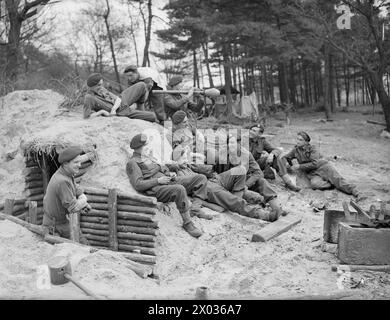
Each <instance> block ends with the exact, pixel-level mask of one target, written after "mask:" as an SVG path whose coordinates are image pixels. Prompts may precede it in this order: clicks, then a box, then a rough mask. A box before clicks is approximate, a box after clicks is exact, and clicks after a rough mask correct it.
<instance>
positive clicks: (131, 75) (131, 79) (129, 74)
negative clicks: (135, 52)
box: [127, 71, 139, 83]
mask: <svg viewBox="0 0 390 320" xmlns="http://www.w3.org/2000/svg"><path fill="white" fill-rule="evenodd" d="M127 78H128V80H129V82H130V83H133V82H136V81H138V78H139V73H138V72H135V71H129V72H127Z"/></svg>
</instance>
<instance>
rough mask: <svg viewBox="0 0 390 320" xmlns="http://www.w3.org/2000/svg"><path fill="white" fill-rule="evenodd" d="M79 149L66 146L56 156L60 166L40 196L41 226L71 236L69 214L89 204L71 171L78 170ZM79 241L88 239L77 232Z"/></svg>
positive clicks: (86, 209) (87, 206) (83, 208)
mask: <svg viewBox="0 0 390 320" xmlns="http://www.w3.org/2000/svg"><path fill="white" fill-rule="evenodd" d="M82 152H83V151H82V150H81V149H80V148H78V147H72V148H68V149H65V150H64V151H62V152H61V153H60V154H59V156H58V162H59V163H60V164H61V166H60V167H59V168H58V170H57V171H56V172H55V173H54V175H53V176H52V177H51V179H50V181H49V184H48V185H47V189H46V194H45V196H44V198H43V223H42V224H43V226H44V227H46V228H47V229H49V232H50V233H53V234H55V233H58V234H59V235H60V236H61V237H64V238H68V239H69V238H70V226H69V220H68V219H69V218H68V215H70V214H74V213H77V212H83V211H88V210H89V209H91V206H90V205H89V204H88V202H87V197H86V196H85V194H84V193H83V191H82V189H80V188H79V187H78V186H77V185H76V184H75V182H74V175H75V174H77V173H78V172H79V169H80V165H81V159H80V155H81V154H82ZM80 242H81V243H84V244H88V241H87V240H86V239H85V238H84V237H83V235H82V234H81V232H80Z"/></svg>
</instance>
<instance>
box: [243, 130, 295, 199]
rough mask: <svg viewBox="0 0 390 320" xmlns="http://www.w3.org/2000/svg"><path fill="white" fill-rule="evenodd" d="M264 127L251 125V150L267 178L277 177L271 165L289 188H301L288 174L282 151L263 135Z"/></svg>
mask: <svg viewBox="0 0 390 320" xmlns="http://www.w3.org/2000/svg"><path fill="white" fill-rule="evenodd" d="M263 133H264V127H263V126H262V125H261V124H255V125H252V126H250V127H249V151H250V152H251V153H252V155H253V157H254V159H255V160H256V161H257V163H258V164H259V166H260V169H261V170H262V171H263V173H264V177H265V178H266V179H275V174H274V172H273V171H272V169H271V167H272V168H274V169H275V170H276V172H278V173H279V174H280V176H281V177H282V179H283V181H284V183H285V184H286V186H287V188H289V189H291V190H293V191H297V192H298V191H300V190H301V189H300V188H299V187H298V186H297V185H296V184H295V183H294V182H293V181H292V179H291V177H290V176H289V175H288V174H286V173H285V172H287V169H286V163H285V161H283V160H282V158H281V155H282V151H281V150H280V149H278V148H276V147H274V146H273V145H272V144H270V143H269V142H268V141H267V139H266V138H265V137H264V136H262V134H263Z"/></svg>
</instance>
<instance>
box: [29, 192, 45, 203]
mask: <svg viewBox="0 0 390 320" xmlns="http://www.w3.org/2000/svg"><path fill="white" fill-rule="evenodd" d="M43 197H44V195H43V194H36V195H33V196H31V197H28V200H30V201H42V200H43Z"/></svg>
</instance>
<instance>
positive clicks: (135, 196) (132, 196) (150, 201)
mask: <svg viewBox="0 0 390 320" xmlns="http://www.w3.org/2000/svg"><path fill="white" fill-rule="evenodd" d="M84 192H85V193H86V194H93V195H97V196H108V190H107V189H97V188H85V189H84ZM118 197H119V199H118V200H120V199H127V200H134V201H139V202H142V203H146V204H154V205H157V199H156V198H154V197H146V196H142V195H138V194H130V193H123V192H118Z"/></svg>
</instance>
